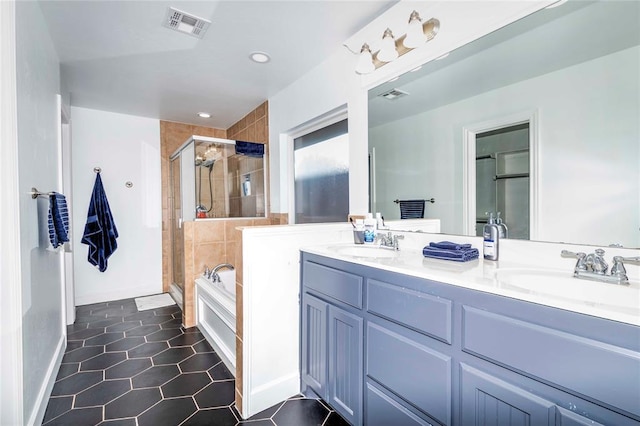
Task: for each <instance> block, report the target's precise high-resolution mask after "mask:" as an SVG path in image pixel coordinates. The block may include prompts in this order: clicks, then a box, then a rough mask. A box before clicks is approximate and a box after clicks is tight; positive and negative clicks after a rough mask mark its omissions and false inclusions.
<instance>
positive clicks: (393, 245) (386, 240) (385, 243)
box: [376, 232, 404, 250]
mask: <svg viewBox="0 0 640 426" xmlns="http://www.w3.org/2000/svg"><path fill="white" fill-rule="evenodd" d="M376 237H377V238H378V239H379V240H380V247H387V248H390V249H393V250H400V244H399V243H398V240H402V239H404V235H393V234H392V233H391V232H388V233H387V234H386V235H385V234H378V235H377V236H376Z"/></svg>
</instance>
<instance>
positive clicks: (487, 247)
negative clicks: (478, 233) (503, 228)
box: [482, 212, 500, 260]
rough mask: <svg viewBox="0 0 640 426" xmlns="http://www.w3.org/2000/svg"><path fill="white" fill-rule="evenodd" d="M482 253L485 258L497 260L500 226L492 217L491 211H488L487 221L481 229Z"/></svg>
mask: <svg viewBox="0 0 640 426" xmlns="http://www.w3.org/2000/svg"><path fill="white" fill-rule="evenodd" d="M482 237H483V243H482V254H483V256H484V258H485V259H487V260H498V254H499V251H498V249H499V243H500V228H499V227H498V225H497V224H496V222H495V219H494V218H493V212H491V213H489V222H488V223H487V224H485V225H484V228H483V229H482Z"/></svg>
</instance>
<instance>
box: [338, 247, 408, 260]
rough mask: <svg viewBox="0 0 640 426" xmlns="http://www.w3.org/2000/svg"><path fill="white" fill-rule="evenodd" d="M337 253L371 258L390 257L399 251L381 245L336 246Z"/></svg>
mask: <svg viewBox="0 0 640 426" xmlns="http://www.w3.org/2000/svg"><path fill="white" fill-rule="evenodd" d="M334 249H335V251H336V253H338V254H340V255H342V256H353V257H365V258H370V259H388V258H392V257H396V256H397V252H396V251H394V250H391V249H386V248H381V247H380V246H367V245H361V246H356V245H353V246H336V247H335V248H334Z"/></svg>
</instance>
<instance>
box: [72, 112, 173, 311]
mask: <svg viewBox="0 0 640 426" xmlns="http://www.w3.org/2000/svg"><path fill="white" fill-rule="evenodd" d="M71 119H72V138H71V139H72V164H73V170H72V172H73V246H74V258H73V261H74V275H75V300H76V305H85V304H89V303H96V302H103V301H108V300H118V299H123V298H127V297H136V296H142V295H148V294H155V293H160V292H162V218H161V216H162V210H161V206H162V201H161V178H160V122H159V121H158V120H154V119H149V118H142V117H135V116H131V115H124V114H115V113H110V112H104V111H97V110H91V109H86V108H77V107H72V108H71ZM94 167H100V168H102V182H103V185H104V189H105V192H106V194H107V198H108V200H109V205H110V207H111V212H112V214H113V217H114V221H115V223H116V227H117V229H118V232H119V234H120V237H119V238H118V239H117V242H118V248H117V250H116V251H115V252H114V254H113V255H112V256H111V257H110V258H109V260H108V268H107V270H106V271H105V272H100V271H99V270H98V269H97V268H95V267H94V266H93V265H91V264H90V263H89V262H88V261H87V253H88V246H87V245H86V244H81V243H80V240H81V239H82V234H83V232H84V225H85V223H86V219H87V210H88V208H89V202H90V200H91V192H92V190H93V185H94V182H95V178H96V175H95V173H94V172H93V168H94ZM127 181H130V182H132V183H133V187H132V188H127V187H126V186H125V183H126V182H127Z"/></svg>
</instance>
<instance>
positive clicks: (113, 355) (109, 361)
mask: <svg viewBox="0 0 640 426" xmlns="http://www.w3.org/2000/svg"><path fill="white" fill-rule="evenodd" d="M125 359H127V355H126V354H125V353H124V352H107V353H104V354H101V355H98V356H96V357H93V358H91V359H89V360H87V361H83V362H81V363H80V371H92V370H104V369H106V368H109V367H111V366H114V365H116V364H119V363H121V362H122V361H124V360H125Z"/></svg>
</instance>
